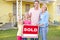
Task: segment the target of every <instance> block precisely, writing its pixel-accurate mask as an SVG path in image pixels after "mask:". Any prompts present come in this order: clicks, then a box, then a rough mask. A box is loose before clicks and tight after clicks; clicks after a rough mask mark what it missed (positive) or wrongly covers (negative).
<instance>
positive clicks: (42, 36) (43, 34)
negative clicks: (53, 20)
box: [39, 27, 48, 40]
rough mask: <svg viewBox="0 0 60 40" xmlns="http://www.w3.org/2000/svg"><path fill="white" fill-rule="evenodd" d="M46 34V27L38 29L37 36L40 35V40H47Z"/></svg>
mask: <svg viewBox="0 0 60 40" xmlns="http://www.w3.org/2000/svg"><path fill="white" fill-rule="evenodd" d="M47 32H48V27H40V28H39V34H40V36H41V38H42V40H47Z"/></svg>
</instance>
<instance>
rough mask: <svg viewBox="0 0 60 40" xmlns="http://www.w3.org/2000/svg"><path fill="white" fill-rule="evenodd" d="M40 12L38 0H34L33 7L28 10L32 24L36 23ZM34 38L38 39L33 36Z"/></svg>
mask: <svg viewBox="0 0 60 40" xmlns="http://www.w3.org/2000/svg"><path fill="white" fill-rule="evenodd" d="M40 12H41V10H40V4H39V1H34V7H33V8H31V9H30V10H29V16H30V17H31V24H32V25H37V24H38V21H39V15H40ZM31 40H34V38H31ZM35 40H38V38H35Z"/></svg>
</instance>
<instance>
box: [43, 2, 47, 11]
mask: <svg viewBox="0 0 60 40" xmlns="http://www.w3.org/2000/svg"><path fill="white" fill-rule="evenodd" d="M43 6H45V8H46V9H45V11H46V10H47V5H46V3H43Z"/></svg>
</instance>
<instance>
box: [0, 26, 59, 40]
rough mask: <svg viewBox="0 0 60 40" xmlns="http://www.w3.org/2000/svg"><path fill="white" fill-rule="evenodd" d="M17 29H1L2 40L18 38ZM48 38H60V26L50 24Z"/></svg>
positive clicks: (56, 39) (0, 38)
mask: <svg viewBox="0 0 60 40" xmlns="http://www.w3.org/2000/svg"><path fill="white" fill-rule="evenodd" d="M16 34H17V29H10V30H4V31H3V30H0V40H16ZM47 38H48V40H60V27H56V26H50V27H49V32H48V35H47Z"/></svg>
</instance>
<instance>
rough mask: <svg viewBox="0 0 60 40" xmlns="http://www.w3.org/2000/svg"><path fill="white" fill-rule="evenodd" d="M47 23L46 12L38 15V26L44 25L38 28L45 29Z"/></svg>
mask: <svg viewBox="0 0 60 40" xmlns="http://www.w3.org/2000/svg"><path fill="white" fill-rule="evenodd" d="M48 23H49V13H48V11H46V12H44V13H40V19H39V24H44V25H43V26H40V27H47V26H48Z"/></svg>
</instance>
